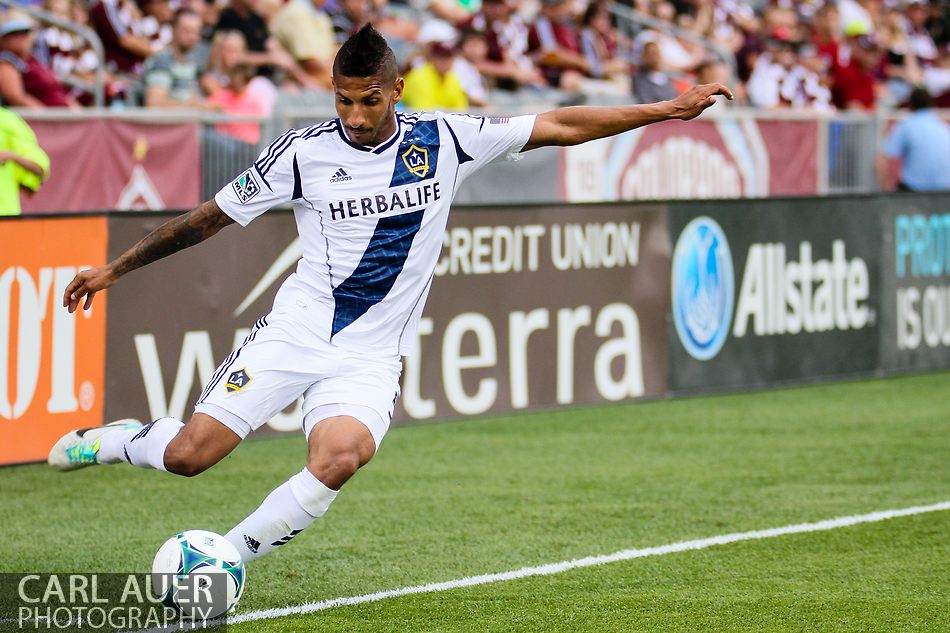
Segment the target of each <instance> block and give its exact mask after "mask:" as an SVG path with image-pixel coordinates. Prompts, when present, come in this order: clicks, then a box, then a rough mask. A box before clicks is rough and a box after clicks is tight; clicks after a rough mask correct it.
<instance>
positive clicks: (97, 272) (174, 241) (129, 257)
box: [63, 199, 234, 312]
mask: <svg viewBox="0 0 950 633" xmlns="http://www.w3.org/2000/svg"><path fill="white" fill-rule="evenodd" d="M233 223H234V220H233V219H231V217H230V216H228V215H227V214H226V213H224V212H223V211H222V210H221V208H220V207H218V203H217V202H215V201H214V200H213V199H212V200H209V201H207V202H205V203H204V204H202V205H199V206H197V207H195V208H194V209H192V210H191V211H189V212H187V213H183V214H182V215H179V216H178V217H176V218H172V219H171V220H169V221H168V222H166V223H165V224H163V225H161V226H160V227H158V228H157V229H155V230H154V231H152V232H151V233H149V234H148V235H146V236H145V237H143V238H142V239H141V240H139V242H138V243H137V244H136V245H135V246H133V247H132V248H130V249H129V250H127V251H125V252H124V253H122V255H120V256H119V257H117V258H116V259H114V260H113V261H111V262H110V263H108V264H106V265H105V266H99V267H97V268H90V269H88V270H84V271H82V272H80V273H79V274H78V275H76V276H75V277H74V278H73V280H72V281H71V282H70V283H69V285H68V286H66V291H65V292H64V293H63V307H64V308H66V309H68V310H69V311H70V312H75V311H76V308H78V307H79V303H80V301H82V299H83V297H85V298H86V301H85V303H84V304H83V310H88V309H89V308H90V307H92V300H93V297H95V295H96V293H97V292H99V291H100V290H105V289H106V288H109V287H110V286H112V285H113V284H115V282H117V281H118V280H119V278H120V277H121V276H122V275H124V274H125V273H127V272H130V271H133V270H135V269H136V268H141V267H142V266H145V265H146V264H151V263H152V262H154V261H157V260H159V259H162V258H163V257H168V256H169V255H171V254H172V253H177V252H178V251H180V250H182V249H185V248H188V247H189V246H194V245H195V244H198V243H199V242H203V241H204V240H206V239H208V238H209V237H211V236H212V235H214V234H215V233H217V232H218V231H220V230H221V229H222V228H224V227H226V226H227V225H229V224H233Z"/></svg>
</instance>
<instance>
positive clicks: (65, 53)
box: [34, 0, 99, 99]
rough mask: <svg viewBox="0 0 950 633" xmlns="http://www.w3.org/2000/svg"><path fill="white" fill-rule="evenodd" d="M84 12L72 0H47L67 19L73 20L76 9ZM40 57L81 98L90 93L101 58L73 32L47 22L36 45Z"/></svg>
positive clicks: (53, 10)
mask: <svg viewBox="0 0 950 633" xmlns="http://www.w3.org/2000/svg"><path fill="white" fill-rule="evenodd" d="M76 5H78V6H79V9H80V10H82V11H85V10H84V9H83V8H82V5H80V4H78V3H74V2H73V0H46V2H45V3H44V8H45V9H46V10H47V11H49V12H50V13H52V14H53V15H55V16H57V17H60V18H63V19H64V20H70V21H72V20H74V19H75V17H76V16H75V13H74V8H75V6H76ZM34 49H35V53H36V56H37V58H38V59H39V60H40V61H41V62H43V64H44V65H45V66H48V67H49V68H50V70H52V71H53V73H54V74H55V75H56V78H57V79H59V81H60V83H62V84H63V85H64V86H66V87H67V88H68V89H69V90H70V95H71V96H73V97H75V98H77V99H79V98H81V97H83V96H88V95H89V94H90V93H91V90H92V85H93V83H94V82H95V80H96V76H95V71H96V69H97V68H98V66H99V60H98V58H97V57H96V54H95V52H94V51H93V50H92V48H90V46H89V45H88V43H87V42H86V41H85V40H84V39H83V38H81V37H79V36H78V35H76V34H75V33H74V32H72V31H67V30H65V29H62V28H60V27H58V26H56V25H54V24H46V25H44V26H43V27H42V28H41V29H40V31H39V36H38V37H37V40H36V44H35V46H34Z"/></svg>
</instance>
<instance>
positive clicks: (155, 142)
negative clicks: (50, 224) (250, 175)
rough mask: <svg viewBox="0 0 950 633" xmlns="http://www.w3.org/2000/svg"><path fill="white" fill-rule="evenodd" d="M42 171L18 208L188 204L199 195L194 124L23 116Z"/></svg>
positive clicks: (183, 206)
mask: <svg viewBox="0 0 950 633" xmlns="http://www.w3.org/2000/svg"><path fill="white" fill-rule="evenodd" d="M29 123H30V125H31V126H32V127H33V130H34V131H35V132H36V136H37V138H38V139H39V143H40V147H42V148H43V149H44V150H45V151H46V153H47V154H49V157H50V163H51V167H50V178H49V180H48V181H46V183H45V184H44V185H43V187H42V188H41V189H40V191H39V192H38V193H36V194H35V195H33V196H32V197H28V198H25V199H24V201H23V213H58V212H64V211H94V210H113V209H120V210H132V209H136V210H137V209H153V210H158V209H188V208H191V207H193V206H195V205H197V204H198V202H200V200H199V196H200V195H201V192H200V188H201V159H200V147H199V142H198V132H199V127H198V125H197V124H195V123H173V124H164V123H162V124H144V123H133V122H128V121H117V120H111V119H99V120H94V121H29Z"/></svg>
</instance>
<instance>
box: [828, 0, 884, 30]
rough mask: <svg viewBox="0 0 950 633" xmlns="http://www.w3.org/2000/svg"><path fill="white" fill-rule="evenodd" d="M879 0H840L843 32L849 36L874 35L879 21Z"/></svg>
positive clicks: (839, 6)
mask: <svg viewBox="0 0 950 633" xmlns="http://www.w3.org/2000/svg"><path fill="white" fill-rule="evenodd" d="M878 9H879V2H878V1H877V0H838V12H839V13H840V15H841V28H842V32H843V33H844V34H845V35H847V36H857V35H872V34H873V33H874V28H875V26H876V25H877V23H878V17H879V16H878Z"/></svg>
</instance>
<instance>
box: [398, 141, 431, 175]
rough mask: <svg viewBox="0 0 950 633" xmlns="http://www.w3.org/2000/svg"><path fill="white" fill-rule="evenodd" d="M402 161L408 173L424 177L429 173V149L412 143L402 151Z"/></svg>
mask: <svg viewBox="0 0 950 633" xmlns="http://www.w3.org/2000/svg"><path fill="white" fill-rule="evenodd" d="M402 162H404V163H405V164H406V169H408V170H409V173H410V174H412V175H413V176H415V177H416V178H425V176H426V174H428V173H429V150H427V149H424V148H419V147H416V145H415V144H412V145H410V146H409V149H407V150H406V151H405V152H403V153H402Z"/></svg>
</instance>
